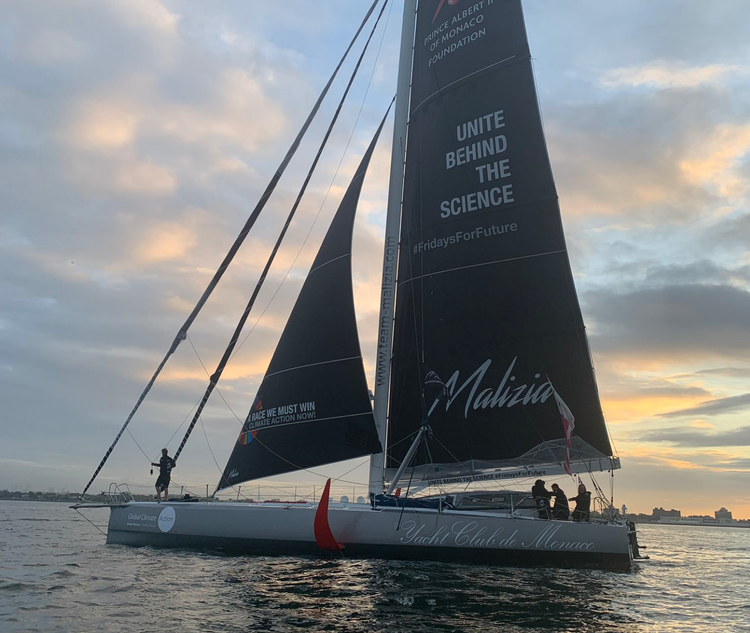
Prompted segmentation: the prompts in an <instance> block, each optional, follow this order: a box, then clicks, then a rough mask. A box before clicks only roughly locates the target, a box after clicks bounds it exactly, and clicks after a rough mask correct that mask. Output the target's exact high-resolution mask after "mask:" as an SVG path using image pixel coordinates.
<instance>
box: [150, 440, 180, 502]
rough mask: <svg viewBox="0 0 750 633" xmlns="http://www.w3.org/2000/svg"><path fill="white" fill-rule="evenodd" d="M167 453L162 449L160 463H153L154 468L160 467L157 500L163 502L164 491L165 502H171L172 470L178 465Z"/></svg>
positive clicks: (157, 480) (157, 481)
mask: <svg viewBox="0 0 750 633" xmlns="http://www.w3.org/2000/svg"><path fill="white" fill-rule="evenodd" d="M167 453H168V451H167V449H166V448H162V449H161V459H160V460H159V462H158V463H155V462H151V465H152V466H158V467H159V476H158V477H157V479H156V498H157V499H158V500H159V501H161V493H162V491H164V501H169V481H170V479H171V477H172V469H173V468H174V467H175V466H176V465H177V464H176V462H175V461H174V460H173V459H172V458H171V457H170V456H169V455H168V454H167Z"/></svg>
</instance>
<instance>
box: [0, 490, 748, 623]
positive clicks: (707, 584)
mask: <svg viewBox="0 0 750 633" xmlns="http://www.w3.org/2000/svg"><path fill="white" fill-rule="evenodd" d="M107 513H108V511H107V510H96V511H90V512H89V514H88V516H89V517H90V518H91V519H92V520H93V521H94V522H95V523H97V524H98V525H100V526H102V527H103V526H105V525H106V521H107ZM640 531H641V538H640V540H641V543H643V544H645V545H647V546H648V550H646V551H647V552H648V553H649V554H650V556H651V561H649V562H645V563H640V564H638V565H637V567H636V568H635V569H634V570H633V571H632V572H630V573H622V572H621V573H615V572H607V571H598V570H570V569H552V568H549V569H546V568H545V569H540V568H533V569H519V568H492V567H481V566H469V565H466V566H464V565H455V564H446V563H425V562H419V563H416V562H415V563H412V562H394V561H385V560H346V559H337V560H330V559H326V558H323V557H321V558H317V557H282V558H279V557H250V556H224V555H219V554H216V553H205V552H195V551H170V550H155V549H151V548H140V549H135V548H128V547H123V546H107V545H105V544H104V537H103V536H102V534H100V533H99V532H98V531H97V530H96V529H95V528H94V527H93V526H92V525H90V524H89V523H87V522H86V521H85V520H84V519H82V518H80V517H79V516H78V515H77V514H76V513H75V512H74V511H73V510H69V509H68V508H67V506H65V505H64V504H58V503H33V502H29V503H26V502H13V501H0V631H2V633H11V632H15V631H23V632H24V633H26V632H30V631H43V632H45V633H47V632H50V631H71V632H73V631H74V632H86V631H96V632H109V631H123V632H127V633H149V632H151V631H180V632H184V633H187V632H190V631H201V632H205V631H222V632H224V633H231V632H234V631H265V632H272V631H303V630H307V631H385V630H389V631H394V632H396V631H409V632H412V631H425V632H426V631H430V632H431V631H507V632H515V631H523V632H525V633H528V632H531V631H627V632H637V631H701V632H702V633H705V632H706V631H711V632H712V633H717V632H720V631H727V632H729V631H750V585H749V584H748V578H750V530H746V529H736V528H735V529H733V528H699V527H668V526H642V527H641V530H640Z"/></svg>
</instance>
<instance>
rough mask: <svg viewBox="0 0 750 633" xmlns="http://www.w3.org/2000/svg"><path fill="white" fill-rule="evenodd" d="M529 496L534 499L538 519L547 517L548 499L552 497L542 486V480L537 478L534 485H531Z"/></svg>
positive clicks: (548, 515)
mask: <svg viewBox="0 0 750 633" xmlns="http://www.w3.org/2000/svg"><path fill="white" fill-rule="evenodd" d="M531 496H532V497H534V501H536V507H537V510H538V511H539V518H540V519H549V518H550V512H549V500H550V499H551V498H552V493H551V492H550V491H549V490H547V489H546V488H545V487H544V481H543V480H541V479H537V480H536V482H535V483H534V485H533V486H532V487H531Z"/></svg>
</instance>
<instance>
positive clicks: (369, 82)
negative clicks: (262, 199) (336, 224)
mask: <svg viewBox="0 0 750 633" xmlns="http://www.w3.org/2000/svg"><path fill="white" fill-rule="evenodd" d="M387 4H388V2H386V5H387ZM384 9H385V5H384V6H383V9H381V13H380V15H379V16H378V20H379V19H380V17H381V16H382V14H383V11H384ZM392 9H393V4H391V5H390V10H389V12H388V15H387V18H386V21H385V26H384V28H383V33H382V35H381V38H380V43H379V46H378V49H377V53H376V56H375V61H374V63H373V68H372V71H371V72H370V76H369V79H368V82H367V87H366V90H365V94H364V96H363V98H362V102H361V104H360V108H359V111H358V113H357V117H356V120H355V122H354V125H353V127H352V131H351V133H350V135H349V139H348V140H347V143H346V146H345V148H344V151H343V153H342V156H341V159H340V160H339V163H338V166H337V168H336V171H335V173H334V176H333V178H332V180H331V183H330V184H329V186H328V190H327V191H326V195H325V198H324V199H323V202H322V203H321V204H320V206H319V208H318V212H317V213H316V215H315V218H314V220H313V223H312V225H311V226H310V228H309V230H308V232H307V235H306V236H305V239H304V241H303V243H302V245H301V246H300V248H299V250H298V251H297V254H296V256H295V258H294V260H293V262H292V264H291V265H290V267H289V269H288V270H287V272H286V274H285V276H284V278H283V279H282V281H281V282H280V284H279V285H278V287H277V288H276V291H275V292H274V294H273V295H272V297H271V299H270V300H269V302H268V303H267V304H266V306H265V308H264V309H263V311H262V312H261V314H260V316H259V317H258V319H256V321H255V323H254V324H253V326H252V328H251V329H250V331H249V332H248V333H247V335H246V336H245V337H244V339H243V340H242V342H241V343H240V345H239V346H238V348H237V349H235V350H234V352H233V353H232V355H231V356H230V358H229V360H231V359H232V358H234V356H235V355H236V354H237V353H238V352H239V347H241V346H242V345H243V344H244V343H245V341H247V339H248V337H249V336H250V334H252V332H253V330H254V329H255V328H256V326H257V325H258V323H259V322H260V320H261V319H262V317H263V315H264V314H265V313H266V311H267V310H268V309H269V307H270V306H271V304H272V302H273V300H274V298H275V297H276V295H277V294H278V292H279V291H280V289H281V286H282V285H283V284H284V282H285V281H286V280H287V278H288V277H289V275H290V273H291V271H292V270H293V268H294V265H295V263H296V262H297V260H298V259H299V257H300V255H301V253H302V250H303V249H304V247H305V245H306V244H307V241H308V239H309V237H310V235H311V233H312V231H313V228H314V227H315V224H316V222H317V220H318V218H319V216H320V214H321V212H322V210H323V207H324V205H325V202H326V200H327V198H328V196H329V195H330V192H331V189H332V188H333V185H334V183H335V181H336V178H337V176H338V174H339V171H340V169H341V165H342V164H343V162H344V158H345V157H346V152H347V151H348V149H349V146H350V144H351V141H352V139H353V137H354V133H355V132H356V129H357V125H358V123H359V120H360V117H361V115H362V111H363V109H364V105H365V102H366V99H367V95H368V94H369V91H370V88H371V86H372V80H373V77H374V74H375V70H376V69H377V63H378V60H379V59H380V54H381V51H382V47H383V42H384V39H385V35H386V32H387V29H388V24H389V21H390V16H391V12H392ZM377 26H378V24H377V22H376V24H375V27H374V28H373V32H372V33H371V35H370V38H372V36H373V35H374V33H375V29H376V28H377ZM369 41H370V40H369V39H368V43H369ZM365 52H366V48H365V51H363V55H362V58H363V57H364V53H365ZM362 58H360V62H361V61H362ZM355 73H356V69H355ZM352 79H353V77H352ZM344 96H346V94H345V95H344ZM342 102H343V99H342ZM391 103H393V102H391ZM334 122H335V120H334ZM188 341H189V343H190V345H191V347H192V349H193V352H194V353H195V355H196V357H197V358H198V361H199V362H200V364H201V367H202V368H203V371H204V372H205V373H206V374H207V375H209V374H208V370H207V369H206V366H205V364H204V363H203V361H202V359H201V357H200V355H199V353H198V351H197V349H196V347H195V345H194V344H193V342H192V340H191V339H190V338H189V337H188ZM229 360H228V361H227V362H229ZM209 378H210V375H209ZM216 391H217V392H218V393H219V396H220V398H221V399H222V400H223V401H224V404H225V405H226V406H227V409H229V411H230V412H231V414H232V415H233V416H234V417H235V419H236V420H237V421H238V422H240V424H244V420H243V419H241V418H240V417H239V416H238V415H237V414H236V412H235V411H234V409H233V408H232V407H231V405H230V404H229V402H228V401H227V400H226V398H225V397H224V395H223V394H222V393H221V390H219V388H218V386H216ZM201 425H202V426H203V421H202V419H201ZM203 432H204V435H205V438H206V443H207V445H208V448H209V451H210V452H211V456H212V458H213V460H214V463H215V464H216V467H217V469H218V470H219V472H220V473H221V474H222V475H223V470H222V469H221V467H220V466H219V464H218V462H217V461H216V458H215V456H214V453H213V450H212V449H211V446H210V442H209V440H208V435H207V433H206V430H205V426H203ZM173 437H174V436H173ZM256 439H257V438H256ZM258 441H259V443H260V444H261V445H262V446H264V447H265V445H264V444H263V442H261V441H260V440H258ZM183 442H184V441H183ZM265 448H266V449H267V450H269V452H271V453H273V454H274V455H276V456H277V457H279V458H280V459H282V460H283V461H285V462H287V463H289V464H290V465H292V466H294V467H295V468H296V469H297V470H302V471H305V472H309V473H310V474H313V475H317V476H324V475H322V474H319V473H315V472H314V471H311V470H309V469H305V468H300V467H298V466H296V465H295V464H293V463H292V462H290V461H289V460H286V459H284V458H283V457H282V456H280V455H278V454H276V453H275V452H274V451H272V450H271V449H269V448H268V447H265ZM360 466H361V464H360V465H358V466H355V468H353V469H350V470H349V471H347V473H348V472H351V470H354V469H356V468H359V467H360ZM347 473H344V475H342V477H343V476H345V475H346V474H347ZM336 481H344V483H354V484H357V485H360V482H347V481H345V480H343V479H341V478H336ZM230 487H231V488H232V489H234V486H230Z"/></svg>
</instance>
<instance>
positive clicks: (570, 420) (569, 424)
mask: <svg viewBox="0 0 750 633" xmlns="http://www.w3.org/2000/svg"><path fill="white" fill-rule="evenodd" d="M552 391H553V392H554V394H555V402H556V403H557V409H558V410H559V411H560V417H561V418H562V425H563V430H564V431H565V464H564V466H563V467H564V468H565V472H566V473H568V474H569V475H572V474H573V473H572V472H571V471H570V443H571V442H572V441H573V430H574V429H575V428H576V419H575V418H574V417H573V414H572V413H571V411H570V409H569V408H568V405H567V404H565V402H564V401H563V399H562V398H561V397H560V394H558V393H557V391H555V388H554V387H552Z"/></svg>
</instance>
